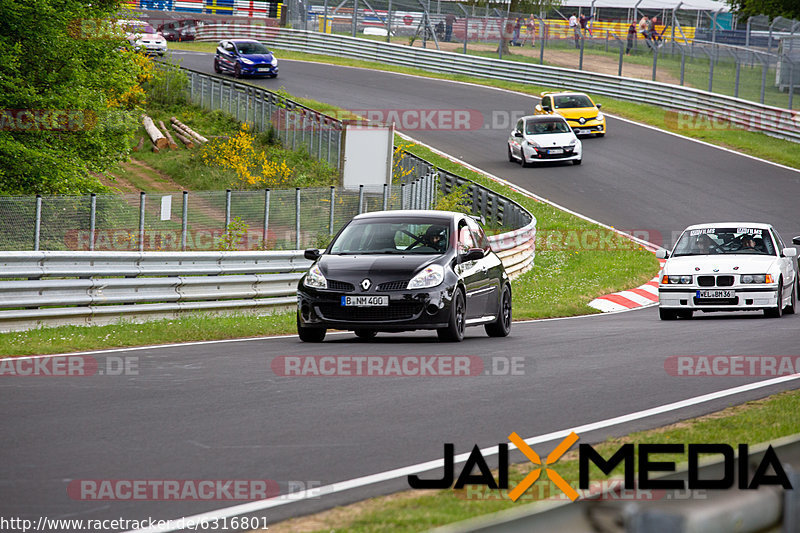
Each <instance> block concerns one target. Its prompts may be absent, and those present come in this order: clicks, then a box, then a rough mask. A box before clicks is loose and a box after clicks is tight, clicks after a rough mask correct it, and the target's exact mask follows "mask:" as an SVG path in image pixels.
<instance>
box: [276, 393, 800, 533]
mask: <svg viewBox="0 0 800 533" xmlns="http://www.w3.org/2000/svg"><path fill="white" fill-rule="evenodd" d="M798 427H800V391H789V392H784V393H780V394H777V395H775V396H773V397H770V398H767V399H764V400H758V401H753V402H748V403H746V404H743V405H740V406H735V407H729V408H728V409H725V410H723V411H720V412H717V413H714V414H711V415H708V416H705V417H701V418H697V419H691V420H687V421H683V422H680V423H678V424H674V425H672V426H667V427H664V428H658V429H653V430H648V431H641V432H637V433H633V434H631V435H628V436H627V437H624V438H614V439H609V440H606V441H604V442H602V443H600V444H599V445H594V447H595V449H596V450H597V451H598V452H600V453H601V455H603V456H604V457H609V456H610V455H611V454H612V453H613V452H614V451H616V450H617V449H618V448H619V446H620V445H621V444H624V443H629V442H630V443H634V444H644V443H673V444H674V443H681V444H688V443H725V444H729V445H731V446H733V447H734V449H736V448H735V447H736V445H737V444H740V443H748V444H751V445H752V444H757V443H761V442H768V441H771V440H774V439H777V438H780V437H784V436H788V435H793V434H795V433H796V432H797V428H798ZM514 430H516V431H517V432H518V433H520V435H522V436H523V438H525V436H526V434H525V428H514ZM505 439H506V435H498V438H497V440H498V442H503V441H504V440H505ZM578 442H581V441H578ZM534 450H535V447H534ZM576 450H577V444H575V445H573V447H572V448H571V450H570V452H568V453H567V454H566V455H564V456H563V457H562V458H561V459H560V460H559V461H558V462H557V463H555V465H554V466H553V469H554V470H555V471H556V472H557V473H558V474H559V475H560V476H561V477H563V478H564V479H565V480H566V481H567V482H568V483H569V484H570V485H571V486H572V487H573V488H577V487H578V482H577V480H578V460H577V451H576ZM463 451H464V450H458V449H457V450H456V453H461V452H463ZM684 458H685V456H680V455H666V454H659V455H653V456H651V460H655V461H658V460H663V461H672V462H677V463H680V462H681V461H683V460H684ZM715 458H717V457H715ZM634 463H635V464H636V463H638V461H634ZM533 466H534V465H532V464H531V463H525V464H521V465H512V466H511V467H510V468H509V487H514V486H515V485H516V484H517V483H519V481H521V480H522V479H523V478H524V477H525V476H526V475H527V474H528V472H530V471H531V469H532V468H533ZM621 475H622V470H621V468H617V469H616V470H614V471H612V472H611V475H610V476H607V475H604V474H603V473H602V472H600V471H599V470H598V469H597V468H596V467H591V472H590V479H591V481H592V482H597V481H600V480H603V479H607V478H608V477H619V476H621ZM495 477H496V472H495ZM560 494H561V493H560V491H559V490H558V489H557V488H556V487H555V486H552V485H551V484H550V483H549V482H548V480H547V479H546V474H542V477H540V479H539V481H537V483H536V484H535V485H534V486H533V488H531V489H529V491H528V492H527V493H526V494H524V495H523V496H522V497H521V498H520V500H518V501H517V502H516V503H514V502H511V501H510V500H509V499H508V498H507V497H506V496H505V494H504V493H502V492H501V491H492V490H489V489H485V488H484V487H465V488H464V489H461V490H452V489H448V490H438V491H412V490H409V491H407V492H404V493H400V494H393V495H390V496H385V497H379V498H374V499H372V500H368V501H366V502H360V503H358V504H355V505H353V506H349V507H340V508H337V509H335V510H334V511H331V512H323V513H321V514H319V515H312V516H310V517H307V518H299V519H293V520H290V521H288V522H284V523H279V524H274V525H273V526H272V527H274V528H275V529H277V530H280V531H284V530H291V528H293V527H296V528H297V529H301V528H302V531H307V532H311V531H313V532H315V533H317V532H320V533H321V532H325V533H334V532H337V533H338V532H339V531H342V532H344V531H348V532H356V533H368V532H369V533H371V532H378V531H381V532H382V531H390V532H392V533H405V532H416V531H422V530H426V529H429V528H433V527H437V526H441V525H445V524H449V523H453V522H458V521H460V520H465V519H467V518H472V517H475V516H480V515H484V514H488V513H492V512H496V511H500V510H504V509H510V508H515V507H517V508H518V507H519V506H521V505H525V504H526V503H531V502H533V501H536V500H539V499H545V498H547V497H548V496H551V497H553V496H559V495H560ZM645 505H646V504H645ZM284 526H285V527H284Z"/></svg>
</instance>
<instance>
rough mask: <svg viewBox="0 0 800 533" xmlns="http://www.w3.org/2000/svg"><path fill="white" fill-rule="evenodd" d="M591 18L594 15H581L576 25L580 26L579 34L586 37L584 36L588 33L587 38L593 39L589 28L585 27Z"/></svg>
mask: <svg viewBox="0 0 800 533" xmlns="http://www.w3.org/2000/svg"><path fill="white" fill-rule="evenodd" d="M592 17H594V15H589V16H588V17H587V16H586V15H584V14H583V13H581V17H580V19H579V20H578V23H579V24H580V26H581V33H583V34H584V35H586V34H587V33H588V34H589V37H594V35H592V30H591V28H589V26H587V24H588V23H589V21H590V20H592Z"/></svg>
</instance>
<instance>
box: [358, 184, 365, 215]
mask: <svg viewBox="0 0 800 533" xmlns="http://www.w3.org/2000/svg"><path fill="white" fill-rule="evenodd" d="M363 212H364V186H363V185H359V186H358V214H359V215H360V214H361V213H363Z"/></svg>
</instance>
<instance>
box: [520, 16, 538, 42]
mask: <svg viewBox="0 0 800 533" xmlns="http://www.w3.org/2000/svg"><path fill="white" fill-rule="evenodd" d="M525 29H526V32H525V38H524V39H523V40H522V44H523V45H524V44H525V42H526V41H527V40H528V37H530V38H531V46H534V45H535V44H536V17H534V16H533V13H531V16H530V18H528V22H527V23H526V25H525Z"/></svg>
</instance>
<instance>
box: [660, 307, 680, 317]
mask: <svg viewBox="0 0 800 533" xmlns="http://www.w3.org/2000/svg"><path fill="white" fill-rule="evenodd" d="M658 316H659V318H661V320H675V319H676V318H678V312H677V311H676V310H675V309H664V308H663V307H659V308H658Z"/></svg>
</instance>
